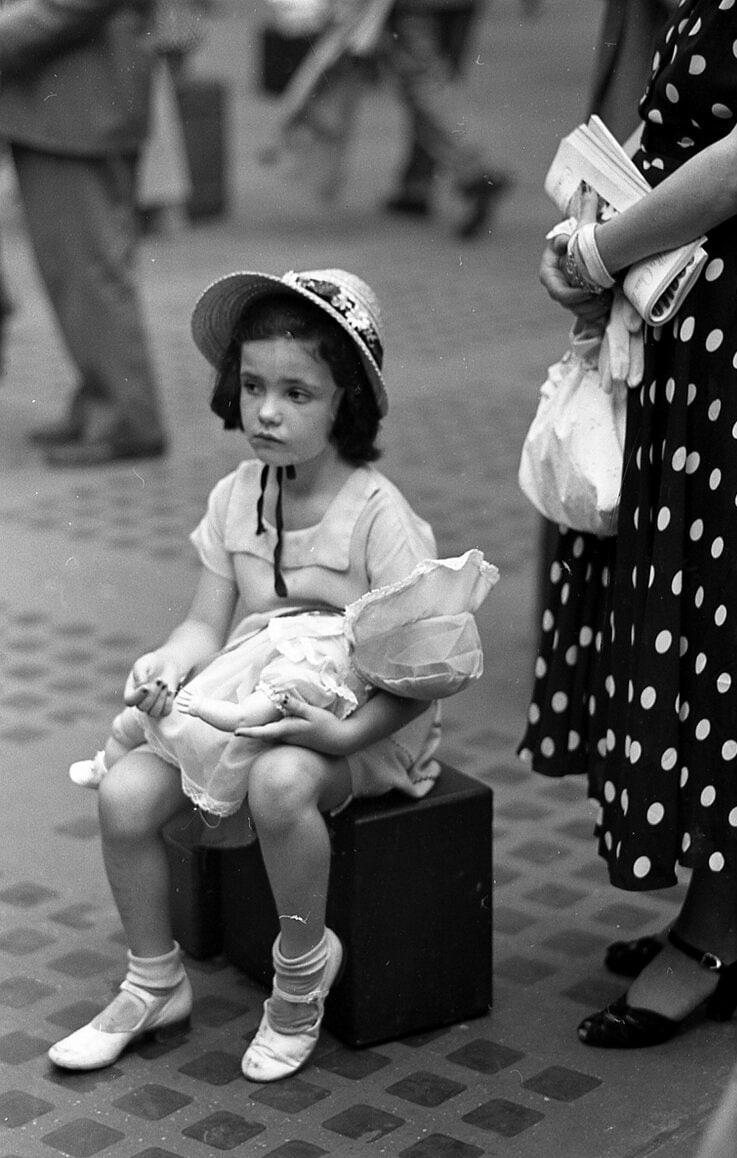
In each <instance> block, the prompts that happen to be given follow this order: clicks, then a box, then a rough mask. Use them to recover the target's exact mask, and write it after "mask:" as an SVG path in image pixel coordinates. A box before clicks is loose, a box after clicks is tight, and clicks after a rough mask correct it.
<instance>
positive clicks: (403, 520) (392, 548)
mask: <svg viewBox="0 0 737 1158" xmlns="http://www.w3.org/2000/svg"><path fill="white" fill-rule="evenodd" d="M356 530H357V533H358V534H359V535H361V534H362V533H363V534H365V559H366V573H367V578H368V582H369V586H370V587H371V588H374V587H384V586H386V585H388V584H390V583H396V582H398V581H399V580H400V579H404V578H406V576H407V575H409V574H410V572H411V571H412V570H413V569H414V568H415V567H416V565H417V564H418V563H421V562H422V560H423V559H430V558H433V557H434V556H435V555H436V554H437V547H436V545H435V536H434V535H433V532H432V528H431V527H430V524H429V523H427V522H425V520H424V519H421V518H420V517H419V515H417V514H416V513H415V512H414V511H413V510H412V508H411V506H410V505H409V503H408V502H407V500H406V499H405V498H404V496H403V495H402V494H401V492H400V491H399V490H397V488H396V487H395V486H394V485H393V484H392V483H389V482H388V480H386V479H384V480H383V486H382V487H381V488H380V489H378V490H377V491H375V492H374V494H373V495H372V496H371V498H370V500H369V503H368V504H367V507H366V511H365V513H364V515H363V516H362V518H361V520H360V525H358V526H357V528H356Z"/></svg>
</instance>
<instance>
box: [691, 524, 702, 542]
mask: <svg viewBox="0 0 737 1158" xmlns="http://www.w3.org/2000/svg"><path fill="white" fill-rule="evenodd" d="M703 533H704V520H703V519H694V521H693V522H692V523H691V526H690V527H689V529H688V537H689V538H690V539H692V540H693V542H694V543H696V542H698V540H699V539H700V538H701V536H702V535H703Z"/></svg>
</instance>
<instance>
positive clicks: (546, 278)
mask: <svg viewBox="0 0 737 1158" xmlns="http://www.w3.org/2000/svg"><path fill="white" fill-rule="evenodd" d="M598 206H599V197H598V194H596V193H594V192H593V190H586V191H583V192H581V193H580V194H579V195H577V198H576V218H577V225H579V226H581V225H587V224H589V223H590V222H594V221H596V216H597V212H598ZM567 248H568V237H567V235H566V234H565V233H563V232H561V233H557V234H555V235H554V236H553V237H551V238H549V240H548V244H547V245H546V247H545V249H544V251H543V255H542V259H541V262H540V281H541V282H542V284H543V285H544V286H545V289H546V290H547V291H548V293H549V294H550V296H551V298H552V299H553V301H556V302H557V303H558V305H561V306H563V307H564V309H567V310H570V311H571V312H572V313H574V314H576V316H577V317H579V318H581V319H582V320H583V321H585V322H594V323H596V322H600V321H603V320H604V319H605V318H606V317H607V316H608V314H609V308H610V306H611V294H591V293H589V292H588V290H585V289H580V288H579V287H578V286H572V285H570V283H569V282H568V281H567V279H566V276H565V274H564V272H563V263H564V260H565V256H566V250H567Z"/></svg>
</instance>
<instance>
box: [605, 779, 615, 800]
mask: <svg viewBox="0 0 737 1158" xmlns="http://www.w3.org/2000/svg"><path fill="white" fill-rule="evenodd" d="M616 795H617V790H616V788H615V787H614V785H613V784H612V782H611V780H606V781H605V782H604V799H605V800H606V802H607V804H613V803H614V798H615V796H616Z"/></svg>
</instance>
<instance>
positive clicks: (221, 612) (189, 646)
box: [123, 567, 238, 717]
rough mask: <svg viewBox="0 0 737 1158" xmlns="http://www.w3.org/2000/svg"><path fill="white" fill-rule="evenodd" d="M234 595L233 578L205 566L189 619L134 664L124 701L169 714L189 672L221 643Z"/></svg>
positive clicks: (231, 609) (227, 624)
mask: <svg viewBox="0 0 737 1158" xmlns="http://www.w3.org/2000/svg"><path fill="white" fill-rule="evenodd" d="M237 598H238V592H237V589H236V586H235V583H234V582H232V580H229V579H224V578H223V577H222V576H221V575H216V574H215V573H214V572H213V571H209V570H207V568H204V567H203V569H202V572H201V574H200V580H199V583H198V586H197V591H196V592H195V596H194V599H193V600H192V604H191V606H190V609H189V612H188V614H187V618H186V619H185V620H184V621H183V622H182V623H180V624H179V626H178V627H175V628H174V630H173V631H172V633H171V635H170V636H169V638H168V639H167V640H166V642H165V643H163V644H162V645H161V647H159V648H157V649H156V650H155V651H150V652H147V653H146V654H145V655H142V656H140V657H139V658H138V659H137V660H136V662H135V663H134V664H133V667H132V668H131V671H130V674H129V676H128V679H127V681H126V685H125V691H124V693H123V698H124V700H125V702H126V703H127V704H130V705H132V706H134V707H137V708H140V709H141V711H142V712H146V713H148V715H151V716H154V717H158V716H166V715H168V714H169V712H170V711H171V707H172V703H173V700H174V696H175V695H176V692H177V688H178V687H179V684H180V683H181V681H182V680H183V679H184V677H185V676H186V675H187V673H188V672H189V671H190V670H191V669H192V668H193V667H194V666H195V665H196V664H199V663H202V662H203V660H206V659H208V658H209V657H210V656H212V655H214V654H215V653H216V652H217V651H219V649H220V648H221V647H222V645H223V643H224V642H225V639H226V636H227V632H228V628H229V627H230V622H231V619H232V617H233V612H234V610H235V605H236V601H237Z"/></svg>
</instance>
